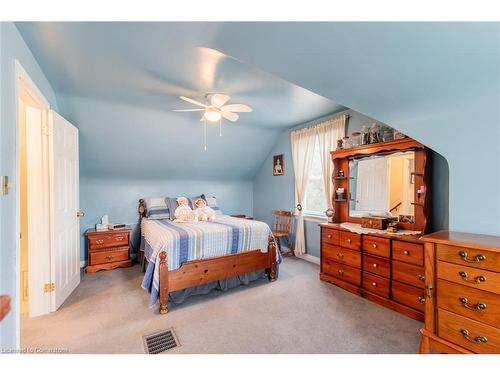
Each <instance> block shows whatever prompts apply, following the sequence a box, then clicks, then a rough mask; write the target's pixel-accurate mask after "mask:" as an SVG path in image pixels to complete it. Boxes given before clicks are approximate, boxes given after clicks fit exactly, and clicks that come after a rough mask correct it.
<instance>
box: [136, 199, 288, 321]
mask: <svg viewBox="0 0 500 375" xmlns="http://www.w3.org/2000/svg"><path fill="white" fill-rule="evenodd" d="M145 212H146V205H145V201H144V199H140V200H139V217H140V228H141V235H140V237H141V245H140V246H141V250H143V251H144V257H145V259H146V260H147V262H148V265H147V269H146V272H145V275H144V280H143V283H142V287H143V288H144V289H146V290H148V291H149V292H150V293H151V296H150V304H151V306H155V305H156V303H157V302H159V306H160V313H161V314H166V313H167V312H168V302H169V295H170V296H172V295H174V293H181V292H185V291H188V290H191V291H193V290H195V289H197V288H198V289H200V288H205V292H208V289H211V288H213V287H214V286H215V285H216V284H218V285H221V284H224V285H230V286H229V287H234V286H236V284H241V283H244V284H246V283H248V282H249V281H253V280H255V279H257V278H259V277H260V276H262V275H263V274H265V276H267V278H268V279H269V281H275V280H276V279H277V277H278V267H279V262H280V254H279V252H278V251H276V243H275V240H274V237H273V235H272V232H271V229H270V228H269V226H268V225H267V224H266V223H263V222H260V221H254V220H247V219H242V218H236V217H231V216H228V215H217V216H216V217H215V220H213V221H210V222H197V223H174V222H173V221H171V220H169V219H160V220H158V219H154V220H152V219H148V218H146V217H145ZM207 287H209V288H208V289H207ZM184 294H185V293H184ZM195 294H197V293H195Z"/></svg>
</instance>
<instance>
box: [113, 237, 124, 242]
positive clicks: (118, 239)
mask: <svg viewBox="0 0 500 375" xmlns="http://www.w3.org/2000/svg"><path fill="white" fill-rule="evenodd" d="M123 238H124V237H123V236H115V239H116V240H117V241H121V240H123Z"/></svg>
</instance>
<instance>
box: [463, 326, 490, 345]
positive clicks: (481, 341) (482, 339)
mask: <svg viewBox="0 0 500 375" xmlns="http://www.w3.org/2000/svg"><path fill="white" fill-rule="evenodd" d="M460 333H461V334H462V336H463V337H464V339H466V340H468V341H470V342H473V343H476V344H486V343H487V342H488V338H487V337H486V336H476V337H474V338H472V337H470V333H469V330H468V329H465V328H460Z"/></svg>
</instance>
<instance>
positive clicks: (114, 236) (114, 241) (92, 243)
mask: <svg viewBox="0 0 500 375" xmlns="http://www.w3.org/2000/svg"><path fill="white" fill-rule="evenodd" d="M128 235H129V234H128V233H106V234H104V233H103V234H98V235H93V236H89V237H88V241H89V249H90V250H95V249H107V248H110V247H121V246H127V245H128Z"/></svg>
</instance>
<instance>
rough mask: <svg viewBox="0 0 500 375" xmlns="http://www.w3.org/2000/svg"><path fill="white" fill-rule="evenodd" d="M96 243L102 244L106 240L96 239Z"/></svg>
mask: <svg viewBox="0 0 500 375" xmlns="http://www.w3.org/2000/svg"><path fill="white" fill-rule="evenodd" d="M95 243H96V244H97V245H102V244H103V243H104V240H95Z"/></svg>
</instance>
